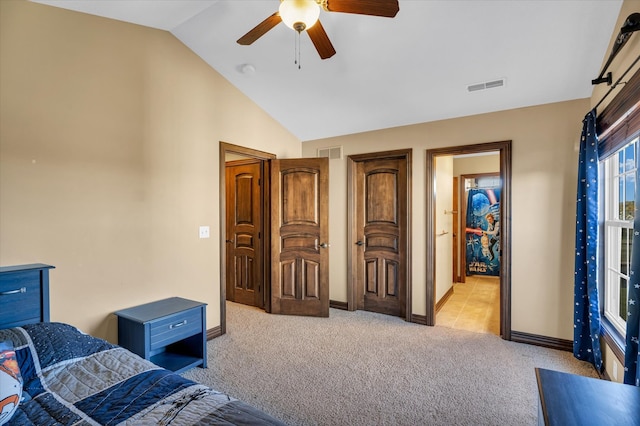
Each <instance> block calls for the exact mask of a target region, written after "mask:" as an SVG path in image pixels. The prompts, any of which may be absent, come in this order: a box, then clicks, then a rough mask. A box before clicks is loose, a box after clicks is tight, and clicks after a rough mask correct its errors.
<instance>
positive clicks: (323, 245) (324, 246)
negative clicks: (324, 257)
mask: <svg viewBox="0 0 640 426" xmlns="http://www.w3.org/2000/svg"><path fill="white" fill-rule="evenodd" d="M328 247H329V244H327V243H322V244H320V248H328Z"/></svg>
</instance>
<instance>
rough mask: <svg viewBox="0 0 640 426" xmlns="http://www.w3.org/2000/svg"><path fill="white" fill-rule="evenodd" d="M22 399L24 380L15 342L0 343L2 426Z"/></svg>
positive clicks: (0, 418) (0, 406)
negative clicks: (14, 346)
mask: <svg viewBox="0 0 640 426" xmlns="http://www.w3.org/2000/svg"><path fill="white" fill-rule="evenodd" d="M21 397H22V378H21V377H20V368H19V367H18V361H17V360H16V353H15V351H14V350H13V342H11V341H4V342H0V425H3V424H5V423H6V422H8V421H9V419H11V416H13V413H15V411H16V409H17V408H18V404H19V403H20V398H21Z"/></svg>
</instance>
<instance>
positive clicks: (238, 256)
mask: <svg viewBox="0 0 640 426" xmlns="http://www.w3.org/2000/svg"><path fill="white" fill-rule="evenodd" d="M261 180H262V162H261V161H260V160H240V161H233V162H229V163H227V165H226V206H227V208H226V246H227V260H226V270H227V274H226V277H227V283H226V286H227V300H230V301H233V302H238V303H242V304H245V305H251V306H257V307H260V308H263V307H264V277H263V274H262V259H263V255H262V248H263V242H262V235H263V232H262V226H263V224H262V217H261V211H262V201H261V200H262V191H261Z"/></svg>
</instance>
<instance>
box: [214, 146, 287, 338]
mask: <svg viewBox="0 0 640 426" xmlns="http://www.w3.org/2000/svg"><path fill="white" fill-rule="evenodd" d="M227 154H237V155H240V156H243V157H246V158H255V159H259V160H262V162H263V164H264V178H263V182H261V183H262V185H261V192H262V195H261V198H262V202H261V208H262V223H263V226H262V228H263V249H262V252H263V253H262V258H263V262H262V273H263V276H264V277H265V280H268V282H271V261H270V258H271V255H270V253H271V238H270V235H271V227H270V226H267V225H268V224H270V223H271V216H270V213H271V208H270V203H269V199H270V197H269V196H268V194H270V191H271V188H270V182H269V179H268V176H269V175H270V173H269V170H270V163H269V162H270V160H272V159H275V158H276V155H275V154H271V153H268V152H264V151H258V150H256V149H251V148H246V147H244V146H240V145H233V144H230V143H227V142H222V141H220V154H219V158H218V160H219V172H220V178H219V179H220V180H219V188H220V189H219V194H218V198H219V203H220V216H219V219H220V334H221V335H222V334H225V333H226V332H227V310H226V306H225V302H226V300H227V243H226V241H225V240H226V238H225V235H226V232H227V223H226V222H227V219H226V212H227V199H226V196H227V188H226V157H227ZM264 309H265V311H266V312H270V311H271V286H270V285H266V282H265V286H264Z"/></svg>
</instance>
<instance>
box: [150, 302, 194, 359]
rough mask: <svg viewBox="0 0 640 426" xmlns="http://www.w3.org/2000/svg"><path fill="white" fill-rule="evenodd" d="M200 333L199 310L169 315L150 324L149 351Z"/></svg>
mask: <svg viewBox="0 0 640 426" xmlns="http://www.w3.org/2000/svg"><path fill="white" fill-rule="evenodd" d="M200 332H202V314H201V309H200V308H194V309H190V310H188V311H184V312H180V313H177V314H175V315H170V316H167V317H165V318H162V319H161V320H158V321H155V322H153V323H152V324H151V330H150V336H151V350H152V351H153V350H156V349H158V348H161V347H164V346H167V345H169V344H171V343H175V342H177V341H178V340H182V339H184V338H186V337H189V336H193V335H194V334H196V333H200Z"/></svg>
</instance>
